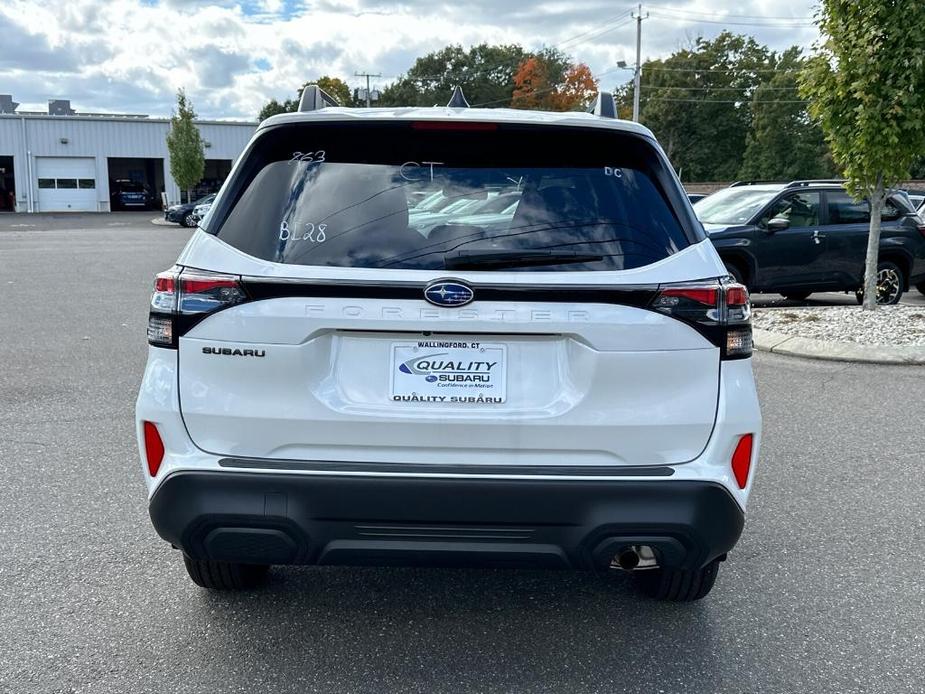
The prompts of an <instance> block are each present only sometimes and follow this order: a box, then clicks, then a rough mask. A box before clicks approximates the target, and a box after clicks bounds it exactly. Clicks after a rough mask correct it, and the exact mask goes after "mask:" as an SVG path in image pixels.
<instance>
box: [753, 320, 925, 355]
mask: <svg viewBox="0 0 925 694" xmlns="http://www.w3.org/2000/svg"><path fill="white" fill-rule="evenodd" d="M752 339H753V341H754V345H755V349H757V350H758V351H760V352H771V353H772V354H784V355H787V356H790V357H804V358H806V359H823V360H826V361H848V362H857V363H860V364H925V347H920V346H915V345H900V346H892V347H891V346H889V345H856V344H854V343H851V342H827V341H825V340H814V339H812V338H809V337H796V336H794V335H785V334H783V333H775V332H771V331H770V330H759V329H758V328H755V329H754V330H752Z"/></svg>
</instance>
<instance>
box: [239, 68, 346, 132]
mask: <svg viewBox="0 0 925 694" xmlns="http://www.w3.org/2000/svg"><path fill="white" fill-rule="evenodd" d="M310 84H317V85H318V86H319V87H321V89H322V90H323V91H325V92H327V93H328V94H330V95H331V96H333V97H334V98H335V99H336V100H337V103H339V104H340V105H341V106H353V105H354V101H353V96H352V95H351V93H350V87H348V86H347V83H346V82H344V81H343V80H342V79H341V78H340V77H330V76H328V75H322V76H321V77H319V78H318V79H316V80H311V81H309V82H306V83H305V84H303V85H302V86H301V87H299V89H298V91H297V92H296V98H295V99H286V100H285V101H277V100H276V99H270V100H269V101H268V102H267V103H265V104H264V105H263V108H261V109H260V113H258V114H257V120H259V121H264V120H266V119H267V118H269V117H270V116H276V115H279V114H280V113H295V112H296V111H298V110H299V102H300V101H301V100H302V92H303V91H305V87H307V86H308V85H310Z"/></svg>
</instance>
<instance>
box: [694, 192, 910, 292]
mask: <svg viewBox="0 0 925 694" xmlns="http://www.w3.org/2000/svg"><path fill="white" fill-rule="evenodd" d="M694 210H695V211H696V213H697V216H698V217H699V218H700V220H701V222H703V225H704V228H705V229H706V231H707V233H708V234H709V236H710V240H711V241H712V242H713V245H714V246H716V249H717V250H718V251H719V254H720V257H721V258H722V260H723V262H724V263H725V264H726V267H727V269H728V270H729V272H730V274H731V275H732V276H733V277H735V278H736V279H737V280H738V281H740V282H742V283H744V284H746V285H747V286H748V288H749V289H750V290H751V291H753V292H778V293H780V294H783V295H784V296H785V297H786V298H788V299H794V300H803V299H805V298H806V297H808V296H809V295H810V294H811V293H813V292H822V291H851V292H856V294H857V296H858V300H859V301H860V300H861V298H862V297H861V293H860V289H861V286H862V285H863V280H864V260H865V257H866V253H867V238H868V231H869V225H870V206H869V205H868V203H867V202H866V201H860V202H858V201H855V200H853V199H852V198H851V196H850V195H849V194H848V193H847V192H846V191H845V188H844V186H843V184H842V182H840V181H793V182H791V183H736V184H733V186H731V187H730V188H727V189H725V190H721V191H718V192H716V193H714V194H713V195H710V196H709V197H707V198H704V199H703V200H701V201H699V202H697V203H696V204H695V205H694ZM882 219H883V223H882V233H881V238H880V263H879V266H878V270H879V275H878V297H877V300H878V302H880V303H883V304H895V303H897V302H898V301H899V299H900V297H901V296H902V294H903V292H904V291H906V290H907V289H908V288H909V285H910V284H912V285H918V284H922V283H923V282H925V220H923V219H922V218H921V217H920V216H919V215H918V214H916V212H915V211H914V209H913V206H912V204H911V203H910V201H909V198H908V196H907V195H906V194H905V193H903V192H899V191H897V192H895V193H892V194H890V195H889V197H888V199H887V201H886V204H885V205H884V208H883V217H882Z"/></svg>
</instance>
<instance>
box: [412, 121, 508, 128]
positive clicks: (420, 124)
mask: <svg viewBox="0 0 925 694" xmlns="http://www.w3.org/2000/svg"><path fill="white" fill-rule="evenodd" d="M411 127H412V128H413V129H414V130H497V129H498V124H497V123H479V122H473V121H448V120H418V121H414V122H413V123H412V124H411Z"/></svg>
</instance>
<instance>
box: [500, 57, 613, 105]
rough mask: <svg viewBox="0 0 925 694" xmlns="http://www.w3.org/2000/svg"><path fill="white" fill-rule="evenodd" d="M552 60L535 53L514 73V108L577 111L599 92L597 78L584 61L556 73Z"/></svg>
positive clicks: (571, 64) (569, 65) (512, 102)
mask: <svg viewBox="0 0 925 694" xmlns="http://www.w3.org/2000/svg"><path fill="white" fill-rule="evenodd" d="M553 72H554V71H553V70H551V69H550V65H549V63H548V62H547V61H546V60H544V59H543V58H542V57H541V56H532V57H530V58H528V59H527V60H525V61H524V62H523V63H521V65H520V67H519V68H518V70H517V73H516V74H515V75H514V94H513V98H512V100H511V107H512V108H522V109H534V110H542V111H574V110H577V109H580V108H584V107H585V106H586V105H587V104H588V103H590V102H591V100H592V99H593V98H594V96H595V94H596V93H597V80H596V79H594V76H593V75H592V74H591V68H589V67H588V66H587V65H585V64H584V63H570V64H568V67H567V68H566V69H565V70H564V71H563V72H562V74H561V75H554V74H552V73H553Z"/></svg>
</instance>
